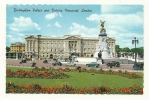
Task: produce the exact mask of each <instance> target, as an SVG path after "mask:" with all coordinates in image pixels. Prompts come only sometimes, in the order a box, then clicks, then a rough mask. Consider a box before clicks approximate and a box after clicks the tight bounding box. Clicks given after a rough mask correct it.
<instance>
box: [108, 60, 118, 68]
mask: <svg viewBox="0 0 149 100" xmlns="http://www.w3.org/2000/svg"><path fill="white" fill-rule="evenodd" d="M106 65H107V67H110V68H112V67H113V66H114V67H120V63H119V62H117V61H111V62H107V63H106Z"/></svg>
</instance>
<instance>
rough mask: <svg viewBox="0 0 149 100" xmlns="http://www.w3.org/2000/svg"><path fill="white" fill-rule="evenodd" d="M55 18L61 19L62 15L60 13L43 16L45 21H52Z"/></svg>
mask: <svg viewBox="0 0 149 100" xmlns="http://www.w3.org/2000/svg"><path fill="white" fill-rule="evenodd" d="M57 16H60V17H62V14H61V13H50V14H47V15H45V18H46V19H47V20H51V19H54V18H55V17H57Z"/></svg>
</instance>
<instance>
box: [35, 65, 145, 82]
mask: <svg viewBox="0 0 149 100" xmlns="http://www.w3.org/2000/svg"><path fill="white" fill-rule="evenodd" d="M34 70H37V71H47V70H56V71H59V70H62V71H64V72H71V71H78V70H77V68H75V69H70V68H64V69H62V68H58V69H54V68H50V69H46V68H43V67H42V68H35V69H34ZM81 72H88V73H95V74H108V75H118V76H122V77H126V78H129V79H136V78H143V76H141V75H139V74H136V73H134V72H131V73H130V72H128V71H124V72H123V71H121V70H118V71H113V70H108V71H105V70H103V69H102V68H101V69H100V70H96V69H93V68H91V69H89V70H87V69H86V68H81Z"/></svg>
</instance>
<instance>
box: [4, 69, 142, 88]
mask: <svg viewBox="0 0 149 100" xmlns="http://www.w3.org/2000/svg"><path fill="white" fill-rule="evenodd" d="M6 69H11V70H13V71H17V70H18V69H22V70H31V68H16V67H7V68H6ZM65 73H66V74H68V75H70V78H67V79H33V78H8V77H7V78H6V82H9V81H11V82H13V83H15V84H31V83H38V84H40V85H43V86H49V87H51V86H59V85H62V84H65V83H66V84H68V85H72V86H77V87H78V88H81V87H92V86H95V87H96V86H109V87H111V88H114V87H116V88H117V87H131V86H133V85H134V84H136V85H141V87H143V79H128V78H126V77H121V76H117V75H105V74H94V75H93V74H92V73H87V72H81V73H79V72H65ZM137 74H138V73H137ZM140 74H142V73H140Z"/></svg>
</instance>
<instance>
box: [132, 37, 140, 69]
mask: <svg viewBox="0 0 149 100" xmlns="http://www.w3.org/2000/svg"><path fill="white" fill-rule="evenodd" d="M138 43H139V40H137V39H136V37H134V40H132V44H135V63H134V70H136V69H138V68H137V63H136V44H138Z"/></svg>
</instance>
